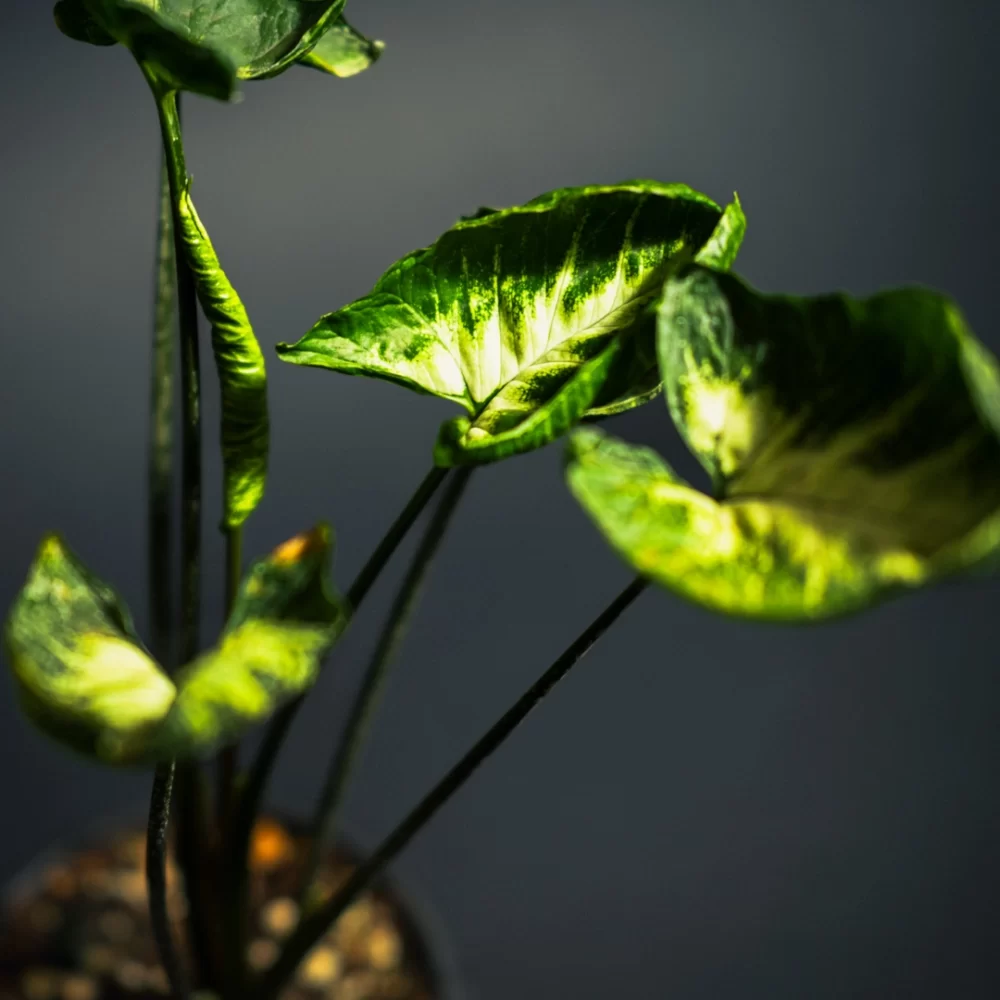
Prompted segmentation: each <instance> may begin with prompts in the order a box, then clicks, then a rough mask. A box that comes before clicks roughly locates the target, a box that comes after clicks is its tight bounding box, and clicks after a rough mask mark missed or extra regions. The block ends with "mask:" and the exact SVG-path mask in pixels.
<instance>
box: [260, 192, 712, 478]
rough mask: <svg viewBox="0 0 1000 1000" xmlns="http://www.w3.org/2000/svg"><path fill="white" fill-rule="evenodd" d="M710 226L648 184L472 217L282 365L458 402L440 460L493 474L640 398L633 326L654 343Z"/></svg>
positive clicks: (693, 196) (707, 206) (680, 196)
mask: <svg viewBox="0 0 1000 1000" xmlns="http://www.w3.org/2000/svg"><path fill="white" fill-rule="evenodd" d="M721 218H722V213H721V211H720V209H719V208H718V206H717V205H716V204H715V203H714V202H713V201H711V200H710V199H709V198H707V197H706V196H705V195H702V194H699V193H698V192H696V191H693V190H692V189H691V188H689V187H687V186H686V185H683V184H660V183H657V182H654V181H634V182H630V183H627V184H620V185H613V186H606V187H584V188H565V189H562V190H559V191H554V192H552V193H550V194H547V195H543V196H542V197H540V198H536V199H535V200H534V201H531V202H528V203H527V204H526V205H523V206H519V207H516V208H509V209H502V210H486V211H482V212H480V213H477V214H476V215H475V216H473V217H471V218H467V219H464V220H463V221H461V222H459V223H458V224H457V225H455V226H454V227H452V228H451V229H450V230H448V232H446V233H445V234H444V235H443V236H442V237H441V238H440V239H439V240H438V241H437V242H436V243H435V244H434V245H433V246H431V247H429V248H427V249H425V250H417V251H415V252H414V253H411V254H409V255H407V256H406V257H404V258H403V259H402V260H401V261H399V262H398V263H397V264H395V265H393V266H392V267H391V268H390V269H389V270H388V271H387V272H386V273H385V274H384V275H383V276H382V278H381V279H379V281H378V283H377V284H376V286H375V288H374V289H373V290H372V292H371V294H369V295H367V296H365V297H364V298H362V299H360V300H358V301H357V302H354V303H352V304H350V305H348V306H347V307H345V308H344V309H341V310H339V311H338V312H335V313H331V314H330V315H328V316H325V317H323V318H322V319H321V320H320V321H319V322H318V323H317V324H316V325H315V326H314V327H313V329H312V330H311V331H310V332H309V333H307V334H306V335H305V336H304V337H303V338H302V339H301V340H300V341H299V342H298V343H296V344H294V345H284V344H283V345H279V347H278V351H279V354H280V356H281V357H282V358H283V359H284V360H286V361H290V362H292V363H294V364H302V365H314V366H317V367H322V368H330V369H333V370H335V371H339V372H343V373H346V374H352V375H368V376H373V377H376V378H382V379H387V380H389V381H393V382H397V383H399V384H401V385H405V386H407V387H408V388H411V389H414V390H416V391H418V392H423V393H429V394H432V395H435V396H440V397H442V398H444V399H449V400H452V401H454V402H456V403H459V404H460V405H461V406H463V407H464V408H465V409H466V411H467V413H468V416H466V417H460V418H458V419H456V420H454V421H452V422H451V423H450V424H447V425H445V427H444V428H443V429H442V432H441V435H440V437H439V439H438V444H437V447H436V450H435V460H436V461H437V463H438V464H439V465H442V466H447V465H458V464H469V463H481V462H492V461H496V460H497V459H500V458H503V457H505V456H507V455H511V454H515V453H517V452H523V451H528V450H530V449H533V448H537V447H539V446H541V445H543V444H546V443H547V442H549V441H551V440H553V438H555V437H557V436H558V435H560V434H562V433H563V432H565V431H566V430H567V429H568V428H569V427H571V426H572V425H573V424H574V423H576V422H577V421H578V420H580V419H581V418H582V417H584V416H585V415H587V414H588V412H589V411H590V408H591V407H592V406H594V407H596V409H595V415H600V413H601V412H603V411H604V410H607V409H608V408H609V407H614V408H615V410H621V409H627V408H629V407H631V406H635V405H638V404H639V403H641V402H644V401H645V400H646V399H648V398H649V395H650V390H649V386H648V385H647V384H646V383H645V382H642V383H641V384H639V385H630V384H628V383H627V382H625V381H624V379H623V378H622V376H623V375H624V376H625V377H627V376H628V375H629V372H630V368H629V366H628V364H627V363H624V362H622V361H620V360H619V356H620V354H621V353H622V352H627V351H629V350H631V349H632V347H633V345H634V344H635V343H636V342H637V341H638V339H639V337H640V333H639V330H640V328H642V327H645V329H646V335H647V337H648V336H650V335H651V325H650V324H651V320H650V319H649V318H648V317H647V311H648V306H649V304H650V302H651V300H652V299H653V298H654V297H655V296H656V295H657V294H658V293H659V291H660V288H661V287H662V284H663V281H664V279H665V277H666V276H667V275H668V274H669V273H670V272H671V270H672V269H674V268H675V267H677V266H678V265H679V264H680V263H682V262H689V261H690V260H692V259H693V258H694V257H695V256H696V255H697V254H698V253H699V252H700V251H701V249H702V248H703V247H704V246H705V244H706V242H707V241H709V240H710V239H711V238H712V236H713V233H714V232H715V229H716V226H717V224H718V223H719V222H720V219H721ZM648 353H649V354H652V352H648ZM612 372H616V373H617V374H618V376H619V378H618V381H617V382H616V383H615V384H614V392H613V395H610V396H609V395H608V393H607V392H606V386H607V383H608V379H609V377H610V375H611V373H612Z"/></svg>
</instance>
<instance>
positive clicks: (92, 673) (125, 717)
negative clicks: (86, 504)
mask: <svg viewBox="0 0 1000 1000" xmlns="http://www.w3.org/2000/svg"><path fill="white" fill-rule="evenodd" d="M4 640H5V645H6V649H7V656H8V660H9V662H10V665H11V668H12V670H13V673H14V677H15V678H16V680H17V685H18V690H19V694H20V696H21V702H22V706H23V708H24V710H25V712H26V714H27V715H28V716H29V717H30V718H31V719H32V720H33V721H34V722H35V723H36V724H37V725H38V726H39V727H40V728H42V729H43V730H44V731H45V732H47V733H48V734H49V735H51V736H53V737H54V738H55V739H58V740H59V741H61V742H63V743H66V744H68V745H69V746H71V747H73V748H74V749H76V750H79V751H81V752H83V753H86V754H90V755H95V754H97V755H100V754H101V753H102V752H103V746H104V741H105V739H107V738H108V737H109V736H110V737H111V738H116V737H117V736H118V735H119V734H122V733H127V732H130V731H132V730H134V729H136V728H141V727H143V726H145V725H148V724H153V723H155V722H157V721H158V720H159V719H161V718H162V717H163V716H164V714H165V713H166V712H167V710H168V709H169V707H170V705H171V704H172V702H173V700H174V695H175V688H174V685H173V682H172V681H171V680H170V678H169V677H167V676H166V674H164V673H163V671H162V670H161V669H160V668H159V667H158V666H157V664H156V663H155V662H154V661H153V659H152V658H151V657H150V656H149V654H148V653H147V652H146V650H145V649H144V648H143V646H142V643H141V642H140V641H139V639H138V637H137V636H136V634H135V630H134V629H133V627H132V620H131V617H130V616H129V613H128V610H127V608H126V607H125V606H124V605H123V604H122V602H121V601H120V599H119V598H118V596H117V595H116V594H115V592H114V591H113V590H112V589H111V588H110V587H108V586H107V584H105V583H102V582H101V581H100V580H98V579H97V578H96V577H95V576H93V575H92V574H91V573H90V572H88V570H87V569H86V568H85V567H84V566H83V564H82V563H81V562H80V561H79V560H78V559H77V558H76V557H75V556H74V555H73V554H72V553H71V552H70V551H69V550H68V549H67V548H66V547H65V546H64V545H63V543H62V542H61V541H60V540H59V539H58V538H56V537H55V536H50V537H48V538H46V539H45V540H44V541H43V542H42V544H41V546H40V547H39V550H38V554H37V556H36V558H35V562H34V564H33V565H32V567H31V571H30V574H29V576H28V580H27V582H26V583H25V585H24V588H23V589H22V590H21V593H20V594H19V595H18V597H17V599H16V600H15V602H14V606H13V608H12V609H11V612H10V615H9V617H8V619H7V625H6V629H5V632H4Z"/></svg>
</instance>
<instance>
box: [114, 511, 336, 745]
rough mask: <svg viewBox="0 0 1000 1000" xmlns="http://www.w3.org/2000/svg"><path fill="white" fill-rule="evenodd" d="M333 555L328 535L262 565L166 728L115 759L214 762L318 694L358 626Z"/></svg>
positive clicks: (320, 531)
mask: <svg viewBox="0 0 1000 1000" xmlns="http://www.w3.org/2000/svg"><path fill="white" fill-rule="evenodd" d="M330 548H331V535H330V531H329V529H328V528H326V527H325V526H324V527H320V528H317V529H315V530H314V531H312V532H309V533H307V534H304V535H300V536H298V537H296V538H293V539H292V540H291V541H289V542H286V543H285V544H284V545H282V546H280V547H279V548H277V549H276V550H275V551H274V552H272V553H271V554H270V555H269V556H267V557H266V558H264V559H261V560H259V561H258V562H257V563H255V564H254V566H253V567H252V568H251V570H250V572H249V573H248V575H247V577H246V579H245V580H244V582H243V585H242V587H241V589H240V592H239V595H238V597H237V600H236V603H235V605H234V608H233V613H232V615H231V617H230V619H229V622H228V624H227V626H226V630H225V633H224V634H223V636H222V638H221V640H220V642H219V644H218V645H217V646H216V647H215V648H214V649H212V650H210V651H209V652H207V653H205V654H204V655H203V656H201V657H199V658H198V659H197V660H195V661H194V662H193V663H192V664H190V665H189V666H188V667H186V668H185V669H184V670H182V671H181V673H180V674H179V676H178V678H177V687H178V693H177V698H176V700H175V701H174V703H173V705H172V707H171V708H170V711H169V712H168V713H167V715H166V717H165V718H164V719H163V720H162V722H160V723H159V724H158V725H157V726H155V727H153V728H152V729H150V730H148V731H146V732H138V733H136V734H134V735H133V737H132V738H131V739H128V740H122V741H120V742H119V744H118V745H117V746H116V747H115V748H114V754H115V756H117V757H118V758H119V759H121V760H125V761H136V760H140V761H144V762H150V761H153V762H155V761H158V760H163V759H168V758H171V757H191V756H201V755H204V754H206V753H209V752H210V751H211V750H213V749H214V748H216V747H218V746H220V745H222V744H225V743H229V742H232V741H234V740H236V739H238V738H239V737H240V736H241V735H242V734H243V733H244V732H246V731H247V730H248V729H249V728H251V727H252V726H254V725H256V724H258V723H260V722H263V721H264V720H265V719H267V718H268V717H269V716H270V715H271V714H273V712H274V711H275V710H276V709H277V708H278V707H280V706H281V705H282V704H284V703H285V702H286V701H288V700H289V699H290V698H293V697H295V696H296V695H299V694H301V693H302V692H303V691H306V690H308V689H309V688H310V687H311V686H312V685H313V683H314V682H315V680H316V677H317V674H318V672H319V668H320V665H321V663H322V660H323V657H324V656H325V655H326V653H327V652H328V651H329V649H330V648H331V647H332V646H333V644H334V642H335V641H336V640H337V638H338V637H339V636H340V634H341V632H342V631H343V630H344V627H345V626H346V624H347V621H348V612H347V609H346V606H345V605H344V604H343V603H342V602H341V600H340V599H339V598H337V597H336V596H334V595H333V593H332V591H331V588H330V585H329V582H328V566H329V561H330Z"/></svg>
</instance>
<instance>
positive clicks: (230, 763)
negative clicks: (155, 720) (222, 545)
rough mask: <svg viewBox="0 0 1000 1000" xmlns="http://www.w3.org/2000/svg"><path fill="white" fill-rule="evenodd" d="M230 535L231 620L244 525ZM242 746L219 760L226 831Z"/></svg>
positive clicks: (220, 806)
mask: <svg viewBox="0 0 1000 1000" xmlns="http://www.w3.org/2000/svg"><path fill="white" fill-rule="evenodd" d="M225 535H226V580H225V585H226V598H225V600H226V604H225V617H226V619H227V620H228V619H229V616H230V615H231V614H232V612H233V605H234V604H235V603H236V594H237V592H238V591H239V588H240V580H241V579H242V577H243V528H242V527H239V528H227V529H226V531H225ZM239 765H240V761H239V747H238V746H236V745H235V744H234V745H233V746H228V747H223V748H222V749H221V750H220V751H219V753H218V756H217V759H216V770H217V779H218V789H217V794H216V810H217V813H218V817H219V825H220V828H221V829H223V830H225V829H226V826H227V824H228V820H229V816H230V812H231V810H232V806H233V800H234V794H235V791H236V777H237V772H238V771H239Z"/></svg>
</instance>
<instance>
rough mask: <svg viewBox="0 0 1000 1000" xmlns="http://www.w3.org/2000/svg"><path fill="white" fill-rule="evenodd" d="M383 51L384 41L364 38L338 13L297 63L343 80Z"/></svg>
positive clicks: (367, 64) (370, 62)
mask: <svg viewBox="0 0 1000 1000" xmlns="http://www.w3.org/2000/svg"><path fill="white" fill-rule="evenodd" d="M384 51H385V42H381V41H379V40H378V39H373V38H366V37H365V36H364V35H362V34H361V32H360V31H358V30H357V29H356V28H353V27H351V25H350V24H348V23H347V21H346V20H345V19H344V15H343V14H341V15H340V16H339V17H338V18H337V19H336V21H334V23H333V24H332V25H331V26H330V27H329V28H327V30H326V31H325V32H324V33H323V35H322V36H321V37H320V39H319V40H318V41H317V42H316V44H315V45H314V46H313V47H312V48H311V49H310V50H309V51H308V52H306V53H305V54H304V55H302V56H300V57H299V62H300V63H301V64H302V65H303V66H308V67H309V68H310V69H317V70H319V71H320V72H322V73H327V74H329V75H330V76H336V77H339V78H340V79H342V80H344V79H347V78H349V77H352V76H357V74H358V73H362V72H364V70H366V69H368V68H369V67H370V66H373V65H374V64H375V63H376V62H378V60H379V59H380V58H381V57H382V53H383V52H384Z"/></svg>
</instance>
